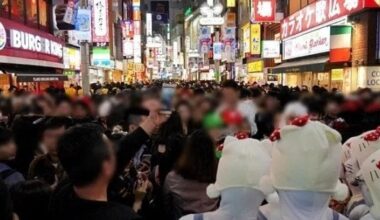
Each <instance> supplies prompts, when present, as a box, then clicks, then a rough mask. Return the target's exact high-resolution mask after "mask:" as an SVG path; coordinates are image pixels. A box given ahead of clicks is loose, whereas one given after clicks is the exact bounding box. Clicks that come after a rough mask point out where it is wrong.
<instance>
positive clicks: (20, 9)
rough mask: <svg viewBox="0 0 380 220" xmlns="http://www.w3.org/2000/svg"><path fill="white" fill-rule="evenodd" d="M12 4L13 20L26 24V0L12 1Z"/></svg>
mask: <svg viewBox="0 0 380 220" xmlns="http://www.w3.org/2000/svg"><path fill="white" fill-rule="evenodd" d="M10 3H11V19H12V20H14V21H19V22H23V23H24V22H25V14H24V6H25V5H24V0H12V1H10Z"/></svg>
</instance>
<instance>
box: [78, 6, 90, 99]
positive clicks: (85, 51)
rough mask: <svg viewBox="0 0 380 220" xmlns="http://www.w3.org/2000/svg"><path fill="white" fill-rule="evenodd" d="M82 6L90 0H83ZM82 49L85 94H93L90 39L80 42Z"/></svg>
mask: <svg viewBox="0 0 380 220" xmlns="http://www.w3.org/2000/svg"><path fill="white" fill-rule="evenodd" d="M81 7H83V8H87V7H88V1H87V0H81ZM80 51H81V69H80V70H81V73H82V90H83V95H91V91H90V77H89V65H90V51H89V43H88V41H83V42H81V44H80Z"/></svg>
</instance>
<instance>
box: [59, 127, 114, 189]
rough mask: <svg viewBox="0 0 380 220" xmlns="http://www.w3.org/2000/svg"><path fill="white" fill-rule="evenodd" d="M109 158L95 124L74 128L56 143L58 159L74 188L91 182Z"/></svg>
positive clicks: (100, 130) (101, 133)
mask: <svg viewBox="0 0 380 220" xmlns="http://www.w3.org/2000/svg"><path fill="white" fill-rule="evenodd" d="M109 157H110V151H109V149H108V147H107V144H106V143H105V141H104V139H103V132H102V129H101V127H100V126H98V125H96V124H90V123H86V124H82V125H77V126H74V127H72V128H70V129H68V130H67V131H66V132H65V134H64V135H63V136H62V137H61V138H60V140H59V141H58V158H59V160H60V162H61V163H62V166H63V168H64V169H65V171H66V173H67V175H68V176H69V178H70V180H71V182H72V183H73V184H74V185H75V186H85V185H87V184H90V183H91V182H93V181H94V180H95V179H96V178H97V177H98V175H99V174H100V172H101V169H102V163H103V161H104V160H107V159H109Z"/></svg>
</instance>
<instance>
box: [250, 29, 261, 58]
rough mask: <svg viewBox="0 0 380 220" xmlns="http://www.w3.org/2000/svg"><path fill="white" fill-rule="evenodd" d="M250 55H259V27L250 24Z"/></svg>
mask: <svg viewBox="0 0 380 220" xmlns="http://www.w3.org/2000/svg"><path fill="white" fill-rule="evenodd" d="M250 39H251V42H250V43H251V55H260V53H261V25H260V24H251V38H250Z"/></svg>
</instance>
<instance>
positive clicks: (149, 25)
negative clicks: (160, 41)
mask: <svg viewBox="0 0 380 220" xmlns="http://www.w3.org/2000/svg"><path fill="white" fill-rule="evenodd" d="M146 35H148V36H152V13H146Z"/></svg>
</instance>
